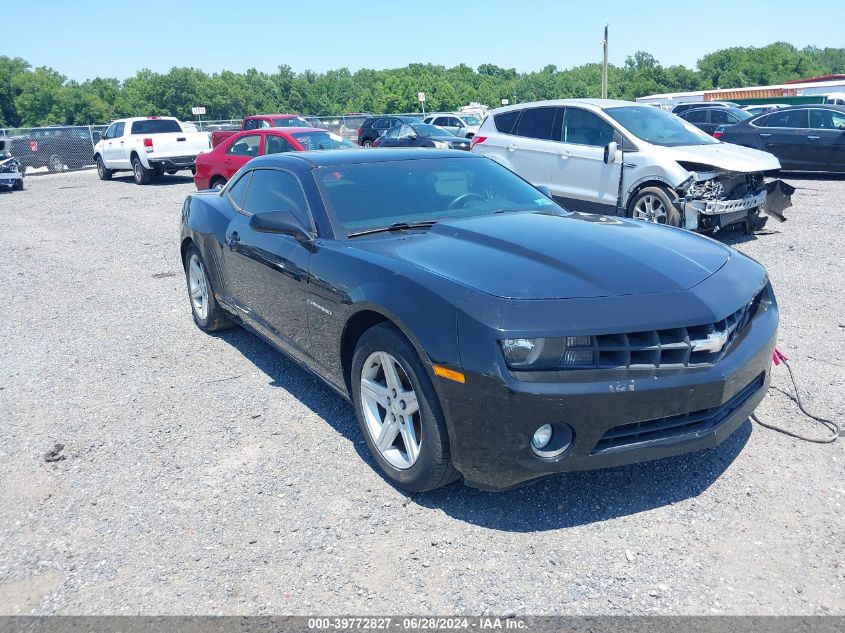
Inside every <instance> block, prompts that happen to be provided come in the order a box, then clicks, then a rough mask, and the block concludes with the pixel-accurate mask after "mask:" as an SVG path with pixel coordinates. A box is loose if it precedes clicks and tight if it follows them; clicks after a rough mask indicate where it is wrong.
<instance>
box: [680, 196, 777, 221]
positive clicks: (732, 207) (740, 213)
mask: <svg viewBox="0 0 845 633" xmlns="http://www.w3.org/2000/svg"><path fill="white" fill-rule="evenodd" d="M765 202H766V190H765V189H764V190H763V191H761V192H759V193H757V194H755V195H753V196H745V197H744V198H739V199H736V200H682V201H681V204H680V206H681V209H682V210H683V212H684V226H685V228H688V229H698V228H713V227H715V226H729V225H731V224H735V223H736V222H742V221H743V220H745V219H746V218H747V217H748V212H749V211H751V210H752V209H758V208H760V207H761V206H763V203H765Z"/></svg>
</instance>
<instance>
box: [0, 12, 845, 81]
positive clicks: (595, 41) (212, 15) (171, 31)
mask: <svg viewBox="0 0 845 633" xmlns="http://www.w3.org/2000/svg"><path fill="white" fill-rule="evenodd" d="M811 4H812V10H813V11H812V12H813V15H815V16H819V17H821V16H823V19H813V20H806V19H800V18H799V16H800V10H799V9H798V7H799V6H802V5H796V3H795V2H794V1H790V2H786V1H784V0H768V1H763V2H761V1H757V0H746V1H743V2H737V1H736V0H734V1H733V2H723V1H722V0H708V1H707V2H700V1H691V0H688V1H684V0H679V1H678V0H676V1H673V2H653V1H650V0H639V1H638V0H627V1H624V0H622V1H620V0H593V1H592V2H584V1H580V0H578V1H575V0H572V1H564V0H546V1H544V2H541V1H538V0H474V1H467V0H453V1H450V2H444V1H442V0H434V1H432V0H426V1H423V2H408V1H407V0H405V1H399V2H397V1H393V2H387V1H385V0H372V1H369V2H367V1H363V0H359V1H358V2H354V1H353V0H346V1H343V2H338V1H335V0H322V1H321V2H317V3H313V4H312V3H308V2H288V1H285V2H282V1H277V2H268V1H264V0H250V1H249V2H246V3H243V4H240V3H238V2H233V1H232V0H228V2H218V1H217V0H203V2H196V3H168V4H164V3H155V2H151V3H142V4H138V3H136V2H122V3H103V2H101V1H100V2H90V1H89V0H78V1H77V2H74V3H72V4H71V3H66V2H59V1H57V0H39V1H38V2H37V3H26V2H11V1H9V2H4V3H3V24H4V25H19V28H8V26H4V27H3V28H0V33H2V35H0V55H7V56H11V57H22V58H24V59H26V60H27V61H29V62H30V63H31V64H32V65H33V66H49V67H51V68H54V69H55V70H57V71H59V72H60V73H62V74H63V75H66V76H67V77H68V78H69V79H75V80H77V81H84V80H85V79H90V78H93V77H98V76H99V77H117V78H119V79H125V78H127V77H130V76H132V75H134V74H135V73H136V72H137V71H138V70H140V69H141V68H150V69H151V70H153V71H157V72H166V71H168V70H169V69H170V68H172V67H173V66H192V67H195V68H201V69H202V70H204V71H207V72H219V71H221V70H232V71H236V72H242V71H244V70H246V69H248V68H257V69H258V70H261V71H266V72H273V71H274V70H275V69H276V68H277V67H278V66H279V65H281V64H287V65H289V66H291V67H292V68H293V70H294V71H297V72H301V71H304V70H306V69H311V70H315V71H319V72H322V71H325V70H329V69H333V68H343V67H346V68H349V69H350V70H353V71H354V70H357V69H358V68H376V69H381V68H396V67H401V66H406V65H407V64H409V63H412V62H422V63H429V62H430V63H433V64H442V65H445V66H455V65H457V64H459V63H465V64H468V65H469V66H472V67H473V68H477V67H478V66H479V65H480V64H483V63H492V64H496V65H499V66H503V67H505V68H516V69H517V70H518V71H530V70H539V69H541V68H543V67H544V66H546V65H548V64H554V65H555V66H557V67H558V68H561V69H563V68H570V67H573V66H579V65H581V64H585V63H589V62H597V61H600V60H601V54H602V52H601V44H600V42H601V39H602V29H603V27H604V25H605V23H608V24H609V25H610V48H609V51H610V52H609V56H610V62H611V63H613V64H617V65H621V64H623V63H624V61H625V58H626V57H627V56H628V55H630V54H632V53H634V52H635V51H638V50H645V51H647V52H650V53H652V54H653V55H654V56H655V57H657V59H658V60H660V62H661V63H663V64H664V65H673V64H683V65H685V66H688V67H690V68H692V67H694V66H695V63H696V60H698V59H699V58H700V57H701V56H702V55H704V54H706V53H709V52H712V51H715V50H717V49H720V48H727V47H730V46H762V45H765V44H770V43H772V42H777V41H784V42H789V43H791V44H794V45H795V46H798V47H803V46H806V45H808V44H813V45H815V46H819V47H825V46H831V47H844V46H845V27H843V24H845V0H813V2H812V3H811ZM36 5H37V8H38V14H35V13H34V10H33V9H34V7H35V6H36ZM803 6H804V7H805V8H807V7H809V6H810V5H809V4H808V5H803ZM796 18H799V19H796ZM27 25H32V26H31V27H29V26H27Z"/></svg>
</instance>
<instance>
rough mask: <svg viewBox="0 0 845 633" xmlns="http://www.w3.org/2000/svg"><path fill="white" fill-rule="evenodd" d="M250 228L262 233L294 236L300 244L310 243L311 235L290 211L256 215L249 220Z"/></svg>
mask: <svg viewBox="0 0 845 633" xmlns="http://www.w3.org/2000/svg"><path fill="white" fill-rule="evenodd" d="M249 226H250V228H251V229H253V230H255V231H259V232H261V233H279V234H280V235H293V236H294V237H295V238H296V239H297V240H299V241H300V242H310V241H311V234H310V233H309V232H308V230H307V229H306V228H305V227H304V226H302V222H300V221H299V220H298V219H297V217H296V216H295V215H294V214H293V213H291V212H290V211H267V212H266V213H256V214H255V215H253V216H252V217H251V218H250V219H249Z"/></svg>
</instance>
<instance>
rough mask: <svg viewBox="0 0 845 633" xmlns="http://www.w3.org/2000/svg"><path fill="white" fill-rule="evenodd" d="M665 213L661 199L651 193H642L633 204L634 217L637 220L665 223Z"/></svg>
mask: <svg viewBox="0 0 845 633" xmlns="http://www.w3.org/2000/svg"><path fill="white" fill-rule="evenodd" d="M666 215H667V214H666V207H665V206H663V201H662V200H661V199H660V198H658V197H657V196H653V195H651V194H646V195H644V196H643V197H642V198H640V199H639V200H637V204H636V205H635V206H634V218H636V219H637V220H645V221H646V222H656V223H657V224H666Z"/></svg>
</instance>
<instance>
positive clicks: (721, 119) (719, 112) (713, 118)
mask: <svg viewBox="0 0 845 633" xmlns="http://www.w3.org/2000/svg"><path fill="white" fill-rule="evenodd" d="M710 122H711V123H715V124H716V125H726V124H728V123H736V117H735V116H734V115H732V114H731V113H730V112H728V111H727V110H725V109H724V108H722V109H713V110H711V111H710Z"/></svg>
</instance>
